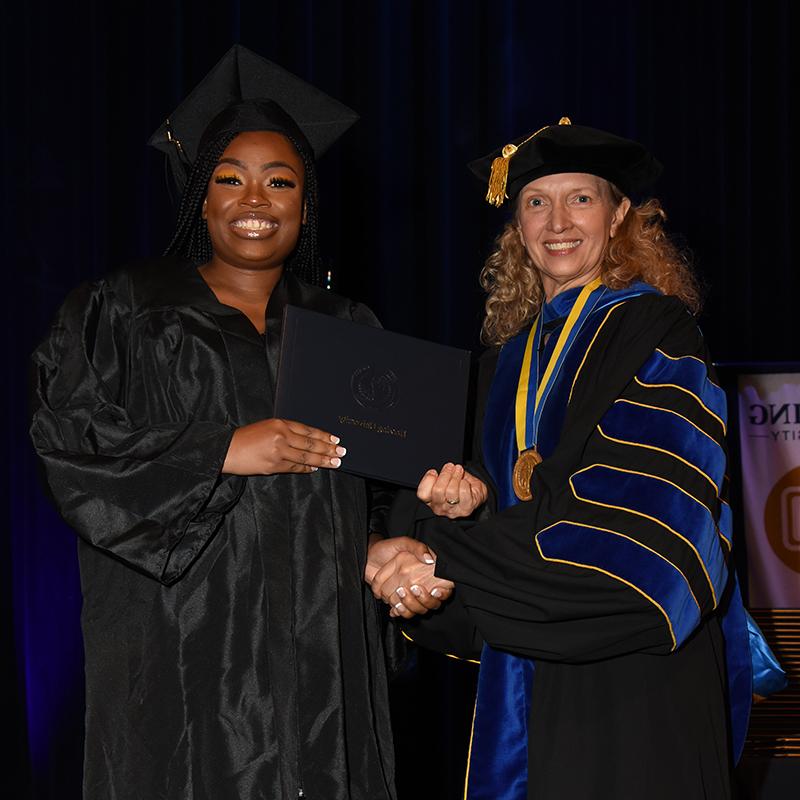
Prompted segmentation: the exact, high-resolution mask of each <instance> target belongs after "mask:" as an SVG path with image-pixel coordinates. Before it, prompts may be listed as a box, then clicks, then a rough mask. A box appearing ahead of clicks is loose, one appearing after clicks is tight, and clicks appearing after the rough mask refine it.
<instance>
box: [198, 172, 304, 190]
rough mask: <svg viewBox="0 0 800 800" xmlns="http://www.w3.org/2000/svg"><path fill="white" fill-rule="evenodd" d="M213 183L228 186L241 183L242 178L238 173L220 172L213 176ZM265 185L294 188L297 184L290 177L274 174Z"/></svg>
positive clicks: (277, 187) (276, 187) (274, 187)
mask: <svg viewBox="0 0 800 800" xmlns="http://www.w3.org/2000/svg"><path fill="white" fill-rule="evenodd" d="M214 183H222V184H228V185H229V186H240V185H241V184H242V179H241V178H240V177H239V176H238V175H233V174H230V175H229V174H221V175H217V176H215V178H214ZM267 186H269V187H270V188H272V189H294V188H295V187H296V186H297V183H296V182H295V181H293V180H292V179H291V178H282V177H280V176H275V177H272V178H270V179H269V180H268V181H267Z"/></svg>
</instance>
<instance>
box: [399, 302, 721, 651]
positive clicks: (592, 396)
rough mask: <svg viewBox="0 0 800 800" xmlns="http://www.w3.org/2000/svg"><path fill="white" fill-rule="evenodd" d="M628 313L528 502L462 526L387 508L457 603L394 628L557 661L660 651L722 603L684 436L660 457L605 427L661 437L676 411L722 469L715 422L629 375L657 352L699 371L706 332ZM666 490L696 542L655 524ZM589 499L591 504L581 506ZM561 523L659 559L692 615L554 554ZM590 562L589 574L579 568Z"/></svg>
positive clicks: (709, 496)
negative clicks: (681, 615) (420, 545)
mask: <svg viewBox="0 0 800 800" xmlns="http://www.w3.org/2000/svg"><path fill="white" fill-rule="evenodd" d="M624 306H625V307H624V309H623V313H618V314H617V315H616V316H615V317H614V318H611V319H610V320H609V324H608V325H606V326H605V327H604V328H603V330H602V331H601V332H600V335H599V336H598V338H597V341H596V342H595V344H594V347H593V352H592V353H591V354H590V356H589V357H588V358H587V359H586V361H585V363H584V365H583V369H582V371H581V372H580V375H579V379H578V381H577V383H576V385H575V391H574V394H573V397H572V401H571V402H570V405H569V406H568V411H567V415H566V418H565V422H564V429H563V431H562V437H561V440H560V442H559V446H558V447H557V449H556V452H555V453H554V454H553V455H552V456H551V457H550V458H549V459H546V460H545V462H544V463H543V464H542V465H540V467H538V468H537V470H536V471H535V473H534V477H533V480H532V491H533V496H534V500H533V501H531V502H527V503H520V504H518V505H516V506H512V507H510V508H508V509H505V510H504V511H502V512H500V513H498V514H495V515H493V516H492V517H491V518H490V519H489V520H487V521H484V522H479V523H478V524H475V525H472V526H469V527H468V528H466V529H465V527H464V526H463V525H461V526H460V525H457V524H454V523H452V522H450V521H449V520H447V519H443V518H438V517H433V516H432V515H431V514H430V512H428V511H427V509H424V508H423V507H422V506H421V504H418V503H417V504H416V505H415V506H414V507H412V504H411V501H410V500H409V499H408V498H406V500H405V501H404V505H405V508H402V507H398V508H397V509H396V510H395V513H396V517H395V519H396V520H397V524H398V526H399V525H402V524H403V523H402V522H401V521H400V520H401V519H402V517H403V516H405V527H406V529H409V528H412V529H414V530H415V532H416V535H417V536H418V537H419V538H421V539H423V540H424V541H425V542H427V543H428V544H429V545H430V546H431V547H432V548H433V549H434V551H435V552H436V553H437V556H438V561H437V567H436V573H437V575H439V576H441V577H444V578H448V579H450V580H452V581H454V582H455V584H456V591H455V599H454V601H453V602H452V603H451V604H450V606H448V607H446V608H445V609H444V610H443V611H442V612H441V613H440V614H438V615H432V616H431V617H430V618H429V619H426V618H421V619H418V620H415V621H413V622H412V623H410V624H409V623H404V629H405V630H406V631H407V632H408V634H409V636H410V637H411V638H412V639H414V640H415V641H417V642H419V643H421V644H426V645H429V646H430V645H433V646H434V647H436V649H447V648H448V647H449V648H450V651H451V652H453V653H454V654H456V655H462V656H467V657H470V656H474V654H475V651H476V648H477V646H478V644H479V642H480V639H481V638H482V639H484V640H485V641H486V642H488V643H489V644H490V645H492V646H493V647H495V648H497V649H501V650H507V651H510V652H512V653H515V654H518V655H523V656H528V657H532V658H536V659H542V660H549V661H558V662H563V663H586V662H590V661H594V660H598V659H605V658H610V657H614V656H620V655H624V654H628V653H634V652H646V653H654V654H667V653H670V652H672V651H673V650H674V649H675V648H676V647H677V646H679V645H680V643H681V642H682V641H683V640H685V638H686V637H687V636H688V635H690V634H691V631H692V629H693V627H696V625H697V624H699V620H700V619H702V618H704V617H707V616H708V615H709V614H711V613H712V612H713V610H714V608H715V607H716V606H717V604H718V603H719V602H720V599H721V597H720V596H721V594H722V589H723V588H724V565H720V563H719V559H718V558H717V559H716V561H715V560H714V559H715V558H716V556H714V555H709V554H713V553H715V552H717V551H719V550H720V548H721V547H723V546H722V545H721V544H720V542H719V541H717V539H716V537H717V535H718V532H719V531H718V528H717V524H718V521H719V516H720V514H721V513H722V512H723V506H724V500H723V499H721V498H720V495H719V489H720V488H721V487H719V486H717V487H715V486H714V485H713V483H711V482H710V481H709V480H707V479H706V478H707V476H704V475H702V474H701V472H702V470H700V469H698V468H697V466H696V464H694V463H689V462H688V461H687V460H686V459H683V460H682V459H681V458H680V457H678V456H676V455H675V454H676V453H680V452H681V450H680V446H681V444H680V442H678V441H676V442H669V443H668V444H667V447H668V448H672V450H673V451H674V452H665V451H664V450H663V449H661V450H659V448H657V447H652V446H649V445H648V446H642V445H641V444H639V443H638V441H637V439H636V437H637V436H639V434H635V435H633V434H632V439H631V441H623V440H624V439H625V438H626V437H627V433H625V434H624V435H622V436H621V435H620V434H619V433H617V434H616V435H613V434H614V432H613V431H611V432H610V427H609V426H610V421H611V420H612V416H613V415H617V416H618V417H619V416H620V414H626V415H627V416H622V417H620V419H616V418H615V421H616V423H617V427H620V426H621V429H622V430H623V431H627V430H631V431H633V430H634V429H636V430H638V429H642V430H644V431H645V434H646V432H647V425H648V424H650V425H651V429H659V426H660V424H661V422H662V417H663V418H664V419H667V418H668V419H673V418H675V419H677V418H679V417H680V418H681V419H682V420H685V422H686V423H687V425H685V428H686V430H687V431H689V432H690V433H691V434H692V435H697V438H703V440H704V441H706V442H707V446H708V448H709V452H711V450H713V451H714V452H713V453H712V454H711V456H709V458H711V457H712V456H713V457H714V458H718V456H719V453H718V452H717V451H720V452H722V453H723V455H722V460H723V462H724V444H723V439H722V437H723V434H724V425H720V423H719V421H718V420H716V419H715V417H714V415H713V414H711V413H710V412H709V411H708V409H706V408H704V407H703V406H702V404H700V403H699V402H697V398H693V397H692V396H690V393H689V392H687V391H686V390H685V389H681V390H680V391H679V390H678V388H679V387H675V386H673V387H672V388H668V387H667V386H666V385H664V386H662V387H654V386H650V385H646V381H643V380H641V379H639V375H642V374H643V373H642V372H641V370H642V369H644V368H645V367H646V366H647V364H649V363H650V361H651V359H652V357H653V356H654V354H656V353H657V352H661V353H662V354H666V355H664V358H665V359H667V360H669V361H671V362H676V361H679V360H680V359H690V360H691V364H693V365H696V364H698V363H699V364H701V365H702V371H703V374H704V375H707V374H708V369H709V367H708V362H707V356H706V353H705V347H704V344H703V341H702V337H701V336H700V333H699V331H698V330H697V327H696V325H695V323H694V321H693V320H692V319H691V317H690V316H689V315H688V314H687V313H686V311H685V310H684V309H683V308H682V306H681V304H679V303H678V302H677V301H675V300H674V299H671V298H663V297H660V296H651V297H649V298H640V299H637V300H635V301H631V302H629V303H626V304H624ZM634 411H636V412H637V413H638V412H642V413H649V414H650V415H651V417H652V423H650V422H649V421H648V419H647V418H645V419H644V421H643V422H640V421H637V420H636V419H635V416H634V415H633V413H632V412H634ZM654 415H655V416H654ZM681 424H683V423H681ZM637 425H638V426H639V427H638V428H637V427H636V426H637ZM625 426H628V427H627V428H626V427H625ZM642 426H644V428H643V427H642ZM690 426H691V427H690ZM698 431H699V433H697V432H698ZM686 435H689V434H686ZM645 438H646V435H645ZM701 460H702V459H701ZM586 476H588V478H587V479H586V480H585V481H583V483H581V480H582V479H583V477H586ZM640 477H641V479H640ZM644 477H647V478H648V481H647V482H645V481H644V480H643V479H644ZM629 479H636V480H629ZM637 481H638V483H637ZM720 483H721V481H720ZM584 484H586V485H584ZM623 484H625V485H624V486H623ZM628 484H630V486H628ZM618 487H622V488H619V497H622V498H623V499H622V500H619V499H617V500H616V501H608V500H605V501H603V500H602V492H606V493H608V492H612V493H616V492H617V488H618ZM638 487H643V490H641V491H640V489H639V488H638ZM663 487H667V488H669V491H670V492H672V494H671V498H672V500H675V498H677V500H675V502H677V501H684V500H685V499H686V498H689V500H686V502H687V507H688V504H689V503H690V502H691V504H692V505H691V509H690V510H691V513H692V514H695V513H696V514H697V519H698V520H700V519H701V517H702V524H703V525H706V526H707V528H708V537H709V538H708V540H707V541H706V542H705V544H701V543H698V544H697V545H696V546H695V545H694V544H693V543H692V541H691V540H692V538H693V537H694V536H695V534H696V529H693V530H690V529H691V528H692V526H693V525H694V522H695V518H694V517H692V518H688V517H687V519H686V529H685V530H684V529H683V528H681V527H680V522H678V523H673V524H675V525H676V526H677V527H676V528H675V529H674V530H673V529H667V526H666V525H665V524H664V522H663V520H664V519H667V518H669V519H670V520H672V519H673V518H674V517H675V516H676V514H675V513H673V512H675V511H677V509H676V508H670V509H667V508H665V507H664V505H663V504H662V505H661V506H659V505H658V504H659V503H660V502H661V501H660V499H659V498H660V494H659V492H660V490H661V488H663ZM626 491H627V492H628V494H627V495H625V492H626ZM598 492H599V493H601V494H598ZM648 493H652V497H650V495H649V494H648ZM589 497H593V498H595V499H594V500H592V501H591V502H589V501H588V500H587V498H589ZM598 497H600V498H601V499H600V502H598V501H597V498H598ZM648 503H649V504H650V505H649V506H648V505H647V504H648ZM642 504H644V505H642ZM642 509H644V511H642ZM648 510H649V513H646V512H648ZM667 511H669V515H667ZM559 525H560V526H562V527H563V526H566V527H567V528H569V527H570V526H571V529H572V530H573V531H574V530H576V529H580V528H587V527H589V528H592V529H593V530H598V531H602V532H604V533H608V534H609V535H612V534H613V536H614V537H617V540H623V539H624V542H625V544H626V545H630V551H631V552H632V553H634V554H635V556H636V557H638V555H639V554H641V555H643V556H646V557H647V558H651V559H656V560H658V559H660V560H659V561H658V563H659V564H661V563H662V562H663V563H664V564H669V565H670V567H669V568H670V569H672V574H674V576H675V587H674V590H673V589H671V590H670V591H671V592H672V595H674V596H675V597H678V596H679V600H676V601H675V608H678V607H680V605H681V603H685V605H686V607H690V608H688V611H687V614H686V618H687V619H690V620H691V621H690V622H684V621H682V620H678V619H677V617H678V614H677V613H672V612H671V611H670V609H669V608H666V610H665V607H664V604H663V603H662V604H661V605H659V603H658V602H657V601H656V599H655V597H654V596H653V595H652V594H648V592H647V591H645V590H642V587H641V585H636V582H635V581H630V580H627V581H626V580H624V579H620V577H619V574H614V570H613V569H612V568H610V567H608V568H606V569H602V568H598V566H597V564H598V563H600V562H597V561H595V562H590V560H589V558H588V557H587V558H586V559H584V558H583V557H582V555H581V554H580V553H578V554H577V555H575V554H574V552H573V554H572V555H570V556H569V557H565V556H563V554H559V553H557V552H555V551H556V549H557V548H558V547H559V546H560V540H559V539H558V537H552V538H551V539H550V542H549V544H547V543H545V540H546V535H547V534H546V532H547V531H550V530H553V529H554V528H555V526H559ZM395 530H397V528H395ZM704 535H705V534H704ZM543 537H544V538H543ZM548 547H549V549H548ZM712 562H713V563H712ZM590 563H594V566H588V568H587V565H589V564H590ZM643 563H644V561H643ZM715 570H716V572H715ZM645 571H646V570H645ZM715 577H716V580H715ZM715 583H716V585H714V584H715ZM695 606H696V608H695ZM689 612H690V613H689ZM469 621H471V622H472V625H473V627H474V630H473V629H471V628H470V626H469V624H468V622H469ZM445 630H446V631H447V633H446V634H445V633H443V631H445Z"/></svg>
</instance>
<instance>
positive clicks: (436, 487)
mask: <svg viewBox="0 0 800 800" xmlns="http://www.w3.org/2000/svg"><path fill="white" fill-rule="evenodd" d="M488 496H489V490H488V489H487V488H486V484H485V483H484V482H483V481H482V480H481V479H480V478H476V477H475V476H474V475H472V474H471V473H469V472H467V471H466V470H465V469H464V467H462V466H461V464H445V465H444V466H443V467H442V471H441V472H437V471H436V470H435V469H429V470H428V471H427V472H426V473H425V474H424V475H423V476H422V480H421V481H420V482H419V486H418V487H417V497H418V498H419V499H420V500H422V502H423V503H425V504H426V505H427V506H430V509H431V511H433V513H434V514H436V515H437V516H439V517H447V518H448V519H460V518H463V517H468V516H470V514H472V512H473V511H475V509H476V508H478V507H479V506H482V505H483V504H484V503H485V502H486V498H487V497H488Z"/></svg>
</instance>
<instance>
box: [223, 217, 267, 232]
mask: <svg viewBox="0 0 800 800" xmlns="http://www.w3.org/2000/svg"><path fill="white" fill-rule="evenodd" d="M233 227H234V228H244V229H245V230H247V231H265V230H267V229H268V228H274V227H275V223H274V222H270V221H269V220H266V219H237V220H234V223H233Z"/></svg>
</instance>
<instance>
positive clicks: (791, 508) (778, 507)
mask: <svg viewBox="0 0 800 800" xmlns="http://www.w3.org/2000/svg"><path fill="white" fill-rule="evenodd" d="M764 529H765V530H766V532H767V539H768V540H769V544H770V547H771V548H772V550H773V551H774V553H775V555H776V556H778V558H779V559H780V560H781V561H783V563H784V564H786V566H787V567H789V569H792V570H794V571H795V572H797V573H800V467H795V468H794V469H792V470H790V471H789V472H787V473H786V474H785V475H784V476H783V477H782V478H781V479H780V480H779V481H778V482H777V483H776V484H775V485H774V486H773V487H772V491H770V493H769V495H768V497H767V502H766V503H765V505H764Z"/></svg>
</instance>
